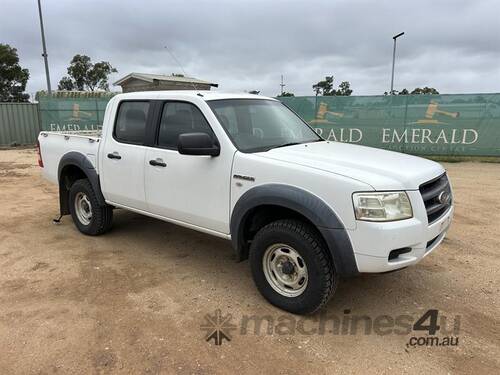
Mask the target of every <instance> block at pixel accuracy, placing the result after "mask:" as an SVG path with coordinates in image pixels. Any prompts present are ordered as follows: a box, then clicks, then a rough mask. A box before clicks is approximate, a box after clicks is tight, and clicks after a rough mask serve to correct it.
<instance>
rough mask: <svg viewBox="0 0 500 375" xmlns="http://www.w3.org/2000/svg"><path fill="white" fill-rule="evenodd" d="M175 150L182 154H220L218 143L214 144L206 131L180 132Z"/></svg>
mask: <svg viewBox="0 0 500 375" xmlns="http://www.w3.org/2000/svg"><path fill="white" fill-rule="evenodd" d="M177 150H178V151H179V154H183V155H209V156H218V155H219V154H220V147H219V145H217V144H215V143H214V141H213V140H212V137H210V136H209V135H208V134H207V133H184V134H180V135H179V140H178V142H177Z"/></svg>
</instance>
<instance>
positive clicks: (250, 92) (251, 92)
mask: <svg viewBox="0 0 500 375" xmlns="http://www.w3.org/2000/svg"><path fill="white" fill-rule="evenodd" d="M248 93H249V94H253V95H259V94H260V91H257V90H250V91H249V92H248Z"/></svg>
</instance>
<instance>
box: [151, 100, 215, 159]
mask: <svg viewBox="0 0 500 375" xmlns="http://www.w3.org/2000/svg"><path fill="white" fill-rule="evenodd" d="M183 133H206V134H208V135H209V136H210V137H212V139H215V136H214V134H213V131H212V129H211V128H210V125H209V124H208V122H207V120H206V119H205V117H204V116H203V114H202V113H201V111H200V110H199V109H198V107H196V106H195V105H194V104H191V103H184V102H168V103H165V105H164V106H163V111H162V114H161V121H160V129H159V133H158V146H160V147H165V148H175V149H177V142H178V139H179V135H181V134H183Z"/></svg>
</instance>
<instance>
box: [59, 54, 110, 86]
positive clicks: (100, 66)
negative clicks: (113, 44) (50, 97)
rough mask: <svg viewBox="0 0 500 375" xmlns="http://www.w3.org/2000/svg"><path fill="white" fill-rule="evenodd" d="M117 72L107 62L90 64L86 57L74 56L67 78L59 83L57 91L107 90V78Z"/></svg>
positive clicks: (88, 58)
mask: <svg viewBox="0 0 500 375" xmlns="http://www.w3.org/2000/svg"><path fill="white" fill-rule="evenodd" d="M116 72H117V70H116V69H115V68H113V67H112V66H111V64H110V63H109V62H107V61H101V62H98V63H95V64H94V63H92V61H91V59H90V57H88V56H86V55H75V56H74V57H73V59H71V61H70V65H69V67H68V76H65V77H63V78H62V79H61V80H60V81H59V86H58V88H59V90H74V89H76V90H79V91H85V90H90V91H95V90H97V89H100V90H105V91H108V90H109V84H108V77H109V75H110V74H111V73H116Z"/></svg>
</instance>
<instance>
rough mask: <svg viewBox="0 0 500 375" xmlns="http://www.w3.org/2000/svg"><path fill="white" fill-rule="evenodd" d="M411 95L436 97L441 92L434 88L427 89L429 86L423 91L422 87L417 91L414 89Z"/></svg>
mask: <svg viewBox="0 0 500 375" xmlns="http://www.w3.org/2000/svg"><path fill="white" fill-rule="evenodd" d="M410 94H412V95H420V94H435V95H438V94H439V92H438V90H436V89H435V88H434V87H427V86H425V87H424V88H423V89H422V88H420V87H416V88H415V89H413V91H412V92H411V93H410Z"/></svg>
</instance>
